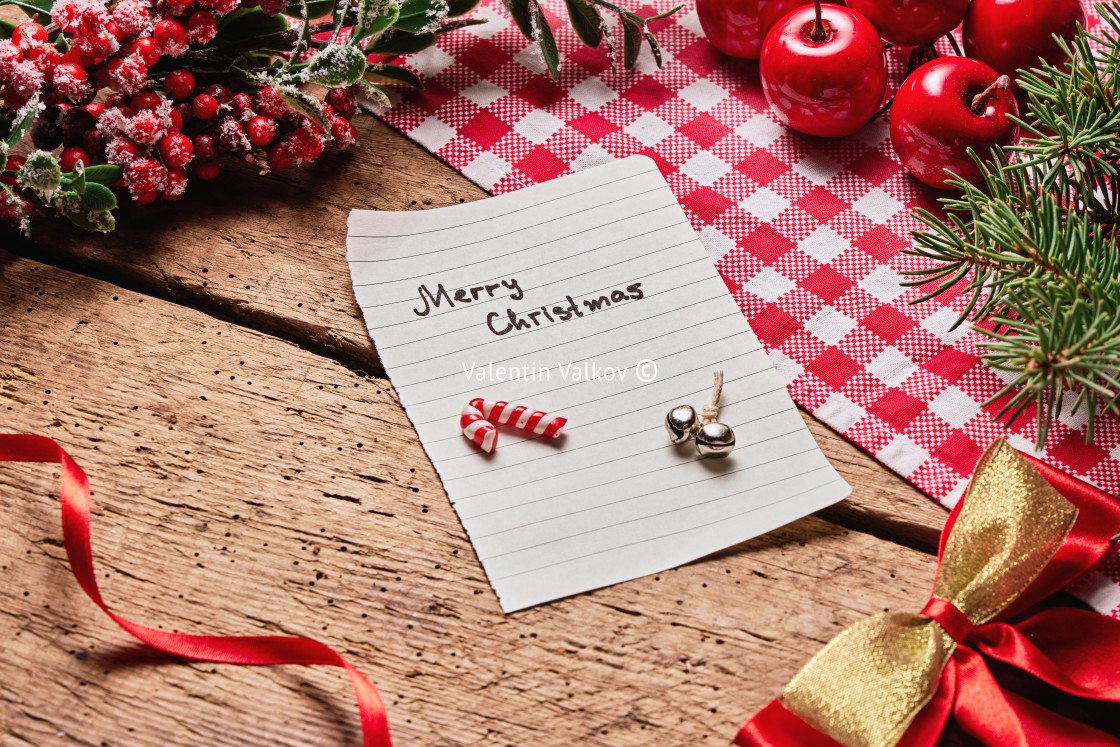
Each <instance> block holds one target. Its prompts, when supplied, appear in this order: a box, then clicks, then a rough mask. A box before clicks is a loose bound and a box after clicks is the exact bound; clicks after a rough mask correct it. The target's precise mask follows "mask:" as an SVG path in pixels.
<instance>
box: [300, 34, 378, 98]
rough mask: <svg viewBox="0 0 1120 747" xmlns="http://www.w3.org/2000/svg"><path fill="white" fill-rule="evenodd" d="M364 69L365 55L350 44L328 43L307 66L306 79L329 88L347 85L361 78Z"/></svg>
mask: <svg viewBox="0 0 1120 747" xmlns="http://www.w3.org/2000/svg"><path fill="white" fill-rule="evenodd" d="M365 71H366V56H365V54H364V53H363V52H362V50H361V49H360V48H359V47H355V46H352V45H350V44H328V45H327V46H326V47H324V48H323V49H321V50H319V53H318V54H316V55H315V56H314V57H313V58H312V59H311V64H310V65H308V66H307V80H308V81H310V82H311V83H320V84H322V85H324V86H330V87H331V88H339V87H340V86H349V85H353V84H354V83H357V82H358V81H359V80H361V78H362V75H363V74H364V73H365Z"/></svg>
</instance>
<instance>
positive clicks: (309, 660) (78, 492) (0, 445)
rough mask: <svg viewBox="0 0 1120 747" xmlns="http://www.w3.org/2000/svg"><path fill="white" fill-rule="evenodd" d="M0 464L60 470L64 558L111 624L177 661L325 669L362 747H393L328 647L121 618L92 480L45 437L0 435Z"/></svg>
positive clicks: (353, 673)
mask: <svg viewBox="0 0 1120 747" xmlns="http://www.w3.org/2000/svg"><path fill="white" fill-rule="evenodd" d="M0 462H53V463H57V464H58V465H59V466H60V467H61V468H62V474H61V475H60V477H59V497H60V499H61V503H62V536H63V541H64V544H65V546H66V557H67V558H68V559H69V560H70V568H71V570H72V571H73V572H74V577H75V578H76V579H77V580H78V584H79V585H81V587H82V589H84V590H85V592H86V594H87V595H88V596H89V598H90V599H92V600H93V602H94V604H96V605H97V606H98V607H100V608H101V609H102V610H103V611H104V612H105V614H106V615H108V616H109V617H111V618H113V621H114V622H116V623H117V625H120V626H121V627H122V628H124V629H125V630H127V631H128V632H129V633H131V634H132V635H134V636H135V637H136V638H138V639H139V640H141V641H143V642H144V643H146V644H148V645H149V646H151V647H153V648H156V649H159V650H160V651H164V652H166V653H169V654H173V655H175V656H182V657H183V658H186V659H195V660H197V661H210V662H218V663H222V664H250V665H273V664H303V665H312V664H323V665H327V666H332V667H343V668H344V669H345V670H346V673H347V674H349V675H350V683H351V684H352V685H353V686H354V696H355V697H356V699H357V701H358V712H359V713H360V714H361V719H362V744H363V745H364V747H390V745H391V744H392V740H391V739H390V737H389V720H388V717H387V716H386V713H385V704H384V702H382V700H381V695H380V694H379V693H378V692H377V688H375V687H374V686H373V685H372V684H371V683H370V681H369V680H367V679H366V678H365V677H364V676H363V675H362V673H361V672H359V671H358V670H357V669H355V668H354V667H353V666H352V665H351V664H350V663H349V662H347V661H346V660H345V659H343V658H342V657H341V656H339V655H338V653H336V652H335V651H334V649H332V648H330V647H329V646H327V645H325V644H323V643H319V642H318V641H315V640H312V639H310V638H298V637H294V636H215V635H189V634H187V633H172V632H169V631H166V630H159V629H157V628H149V627H147V626H145V625H139V624H137V623H134V622H132V621H131V620H127V619H125V618H123V617H121V616H120V615H117V614H116V613H114V612H113V611H112V610H110V609H109V607H108V606H107V605H106V604H105V602H104V600H103V599H102V598H101V591H100V590H99V589H98V588H97V578H96V576H95V574H94V570H93V552H92V549H91V547H90V539H89V536H90V535H89V529H90V492H89V478H88V477H87V476H86V473H85V472H83V471H82V468H81V467H79V466H78V465H77V463H75V462H74V460H73V459H71V458H70V455H69V454H67V453H66V451H65V450H64V449H63V448H62V447H61V446H59V445H58V443H56V442H55V441H53V440H52V439H49V438H46V437H44V436H32V435H14V434H0Z"/></svg>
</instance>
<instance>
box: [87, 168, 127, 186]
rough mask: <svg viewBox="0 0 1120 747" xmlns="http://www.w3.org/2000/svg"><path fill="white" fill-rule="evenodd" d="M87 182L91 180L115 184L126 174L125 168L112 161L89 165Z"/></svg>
mask: <svg viewBox="0 0 1120 747" xmlns="http://www.w3.org/2000/svg"><path fill="white" fill-rule="evenodd" d="M84 173H85V177H86V184H87V185H88V184H89V183H90V182H97V183H98V184H114V183H116V181H117V180H118V179H120V178H121V176H122V175H123V174H124V169H122V168H121V167H120V166H114V165H113V164H111V163H100V164H97V165H96V166H88V167H86V170H85V172H84Z"/></svg>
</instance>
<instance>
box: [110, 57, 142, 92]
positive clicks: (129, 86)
mask: <svg viewBox="0 0 1120 747" xmlns="http://www.w3.org/2000/svg"><path fill="white" fill-rule="evenodd" d="M106 69H107V70H108V71H109V85H110V86H112V88H113V90H115V91H120V92H121V93H127V94H131V93H135V92H137V91H139V90H140V89H141V88H142V87H143V86H144V83H145V81H147V80H148V68H147V66H145V65H144V63H143V61H142V60H141V59H140V57H139V56H138V55H137V56H132V57H126V58H122V57H115V58H113V60H112V61H111V62H110V63H109V65H108V67H107V68H106Z"/></svg>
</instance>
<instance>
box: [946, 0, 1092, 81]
mask: <svg viewBox="0 0 1120 747" xmlns="http://www.w3.org/2000/svg"><path fill="white" fill-rule="evenodd" d="M1078 23H1080V24H1081V25H1082V26H1084V25H1085V10H1084V9H1083V8H1082V7H1081V3H1080V2H1078V0H972V5H970V6H969V8H968V13H967V14H966V15H965V17H964V27H963V29H962V36H963V37H964V53H965V54H966V55H968V56H969V57H974V58H976V59H978V60H980V61H981V62H985V63H987V64H988V65H990V66H992V67H993V68H995V69H996V71H997V72H1000V73H1003V74H1004V75H1012V76H1014V75H1015V71H1016V70H1019V69H1020V68H1023V69H1026V68H1032V67H1037V66H1038V58H1039V57H1042V58H1043V59H1045V60H1046V61H1047V62H1050V63H1052V64H1055V65H1057V64H1059V63H1061V62H1062V60H1064V59H1065V55H1064V54H1062V50H1061V48H1060V47H1059V46H1058V43H1057V42H1056V41H1054V39H1053V37H1052V36H1051V34H1057V35H1058V36H1060V37H1062V38H1063V39H1067V40H1068V39H1072V38H1073V37H1074V36H1075V35H1076V34H1077V24H1078Z"/></svg>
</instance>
